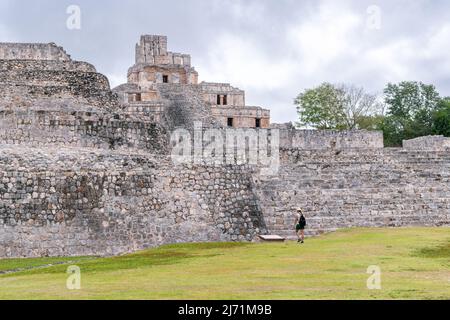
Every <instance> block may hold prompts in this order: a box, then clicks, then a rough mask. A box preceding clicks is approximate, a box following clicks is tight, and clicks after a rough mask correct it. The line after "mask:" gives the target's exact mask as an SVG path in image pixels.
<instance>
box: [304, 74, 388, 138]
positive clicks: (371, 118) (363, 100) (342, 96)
mask: <svg viewBox="0 0 450 320" xmlns="http://www.w3.org/2000/svg"><path fill="white" fill-rule="evenodd" d="M295 104H296V106H297V112H298V115H299V119H300V121H299V123H298V124H299V125H300V126H307V127H313V128H317V129H336V130H352V129H370V128H373V127H374V126H375V125H374V123H375V122H377V121H378V119H377V117H378V116H379V114H380V113H382V105H381V104H380V103H379V102H378V99H377V96H376V95H371V94H368V93H366V92H365V91H364V89H363V88H360V87H356V86H353V85H338V86H336V85H332V84H330V83H323V84H321V85H320V86H319V87H316V88H314V89H308V90H305V91H304V92H303V93H301V94H299V95H298V97H297V98H296V99H295Z"/></svg>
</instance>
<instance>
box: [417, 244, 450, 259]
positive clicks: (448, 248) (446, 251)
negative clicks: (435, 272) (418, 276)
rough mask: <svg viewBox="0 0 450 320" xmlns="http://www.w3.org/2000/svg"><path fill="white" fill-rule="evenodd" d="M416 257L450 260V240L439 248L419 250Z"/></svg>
mask: <svg viewBox="0 0 450 320" xmlns="http://www.w3.org/2000/svg"><path fill="white" fill-rule="evenodd" d="M414 256H417V257H423V258H436V259H439V258H447V259H450V239H449V240H447V242H445V243H444V244H442V245H440V246H437V247H429V248H423V249H420V250H417V251H416V252H415V253H414Z"/></svg>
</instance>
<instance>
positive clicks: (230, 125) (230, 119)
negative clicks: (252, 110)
mask: <svg viewBox="0 0 450 320" xmlns="http://www.w3.org/2000/svg"><path fill="white" fill-rule="evenodd" d="M227 125H228V127H230V128H232V127H234V119H233V118H228V120H227Z"/></svg>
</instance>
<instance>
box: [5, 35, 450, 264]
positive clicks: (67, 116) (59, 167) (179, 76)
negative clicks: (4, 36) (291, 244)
mask: <svg viewBox="0 0 450 320" xmlns="http://www.w3.org/2000/svg"><path fill="white" fill-rule="evenodd" d="M269 119H270V114H269V111H268V110H264V109H262V108H260V107H249V106H246V103H245V93H244V92H243V91H242V90H240V89H238V88H235V87H232V86H231V85H229V84H221V83H207V82H201V83H198V79H197V73H196V72H195V70H194V69H193V68H192V67H191V59H190V57H189V56H188V55H184V54H177V53H171V52H168V51H167V38H166V37H162V36H143V37H141V41H140V43H139V44H138V45H137V47H136V64H135V65H134V66H133V67H132V68H131V69H130V72H129V79H128V83H126V84H123V85H121V86H119V87H117V88H115V89H114V90H113V91H112V90H110V86H109V82H108V80H107V79H106V77H105V76H103V75H101V74H99V73H98V72H97V71H96V70H95V68H94V66H92V65H91V64H89V63H85V62H77V61H73V60H72V59H71V58H70V56H69V55H68V54H67V53H66V52H65V51H64V50H63V49H62V48H61V47H58V46H56V45H55V44H9V43H7V44H2V43H0V257H37V256H82V255H113V254H122V253H126V252H133V251H136V250H142V249H145V248H148V247H152V246H158V245H161V244H167V243H178V242H199V241H251V240H252V239H254V238H256V237H257V236H258V235H267V234H278V235H280V236H283V237H287V238H290V237H295V234H294V230H293V228H294V222H295V215H296V209H297V208H298V207H302V208H303V210H304V212H305V215H306V218H307V221H308V227H307V233H308V234H310V235H316V234H320V233H323V232H329V231H333V230H336V229H339V228H346V227H400V226H411V225H420V226H450V145H449V143H448V138H444V137H423V138H420V139H416V140H413V141H405V142H404V146H405V147H404V148H393V149H385V148H383V134H382V132H373V131H345V132H335V131H314V130H297V129H295V128H294V127H293V126H292V125H288V124H285V125H272V126H271V129H270V130H267V131H266V130H262V129H259V128H267V127H269V125H270V123H269ZM197 121H201V122H202V124H203V127H204V129H205V130H207V129H211V127H212V128H213V129H214V130H212V131H210V132H209V133H211V132H214V133H215V134H217V136H216V135H215V136H214V137H215V138H214V139H216V138H217V139H218V140H219V141H221V139H220V138H222V140H223V141H225V138H226V137H227V136H228V134H229V133H232V134H233V133H236V132H240V131H241V130H239V131H238V130H235V129H234V128H255V129H254V130H253V129H249V130H246V133H248V134H249V142H250V135H253V137H255V136H256V137H257V138H259V136H258V134H260V133H265V134H267V136H270V137H271V139H275V136H277V137H279V148H274V146H275V145H277V144H276V142H277V140H271V141H270V150H271V153H272V154H278V153H279V157H278V156H277V160H278V158H279V166H278V167H277V170H275V171H274V172H273V173H272V174H267V171H268V170H267V169H268V168H267V165H264V164H263V163H257V164H255V163H250V162H249V163H246V162H243V163H220V162H217V163H214V164H212V163H211V162H208V161H206V160H207V159H200V160H199V161H197V160H196V161H193V162H190V163H183V164H179V163H174V161H173V159H172V151H173V150H172V149H171V148H172V143H171V142H173V141H171V139H170V134H171V133H172V132H173V130H174V129H176V128H184V129H187V132H188V133H189V130H190V129H192V128H193V127H194V123H195V122H197ZM208 127H209V128H208ZM194 128H195V127H194ZM223 128H227V130H224V129H223ZM184 132H186V130H185V131H184ZM196 132H197V134H198V132H199V131H196ZM191 133H192V132H191ZM200 133H201V132H200ZM220 135H222V137H220ZM205 136H206V134H205ZM230 136H231V134H230ZM244 138H245V137H244ZM233 139H234V138H233ZM200 140H201V139H200ZM259 140H262V139H259ZM215 141H217V140H215ZM233 141H234V140H233ZM244 142H245V141H244ZM249 145H250V143H249ZM203 147H205V145H203ZM194 149H195V151H198V150H200V148H193V149H192V150H191V155H192V154H193V153H195V151H194ZM233 149H234V146H233ZM266 149H267V148H266ZM245 151H246V152H247V151H248V153H249V154H250V152H251V151H254V149H252V150H250V149H248V150H245ZM262 151H263V152H266V151H268V150H264V145H263V150H262ZM214 154H215V156H216V157H217V159H215V160H220V159H225V158H227V159H233V158H234V156H235V155H236V154H227V150H226V148H224V152H223V154H222V153H220V151H218V150H215V152H214ZM258 154H259V155H261V150H258ZM230 155H231V157H230ZM237 158H238V156H236V159H237ZM277 163H278V161H277ZM271 169H273V168H271ZM263 172H265V173H264V174H263Z"/></svg>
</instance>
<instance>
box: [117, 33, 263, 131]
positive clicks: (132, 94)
mask: <svg viewBox="0 0 450 320" xmlns="http://www.w3.org/2000/svg"><path fill="white" fill-rule="evenodd" d="M127 79H128V82H127V83H126V84H124V85H121V86H119V87H117V88H115V89H114V90H113V91H114V92H116V93H118V95H119V98H120V101H121V103H122V104H123V105H124V107H125V108H126V109H128V110H129V111H130V112H133V111H140V112H144V113H147V114H148V115H150V116H151V117H153V118H154V119H157V120H160V119H161V114H162V113H163V109H162V106H163V100H164V98H165V94H164V92H165V91H167V87H168V85H172V88H173V87H174V86H177V87H178V88H177V89H176V90H178V91H181V93H183V88H184V89H185V91H184V92H188V93H189V95H190V96H191V97H193V96H195V97H196V98H198V99H199V101H201V103H202V104H203V105H204V106H205V107H206V112H207V113H210V115H211V118H212V119H214V120H215V121H214V122H215V124H216V125H219V126H221V127H233V128H269V126H270V111H269V110H265V109H262V108H261V107H250V106H246V105H245V92H244V91H243V90H240V89H237V88H234V87H232V86H231V85H229V84H226V83H210V82H201V83H198V73H197V71H195V69H194V68H193V67H192V66H191V57H190V55H188V54H181V53H174V52H170V51H168V50H167V37H165V36H157V35H144V36H141V39H140V42H139V43H138V44H137V45H136V63H135V65H134V66H132V67H131V68H130V69H129V70H128V75H127ZM169 88H170V86H169ZM206 125H208V124H206Z"/></svg>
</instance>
